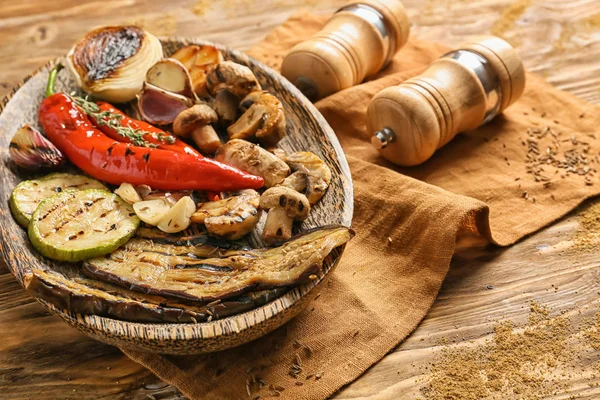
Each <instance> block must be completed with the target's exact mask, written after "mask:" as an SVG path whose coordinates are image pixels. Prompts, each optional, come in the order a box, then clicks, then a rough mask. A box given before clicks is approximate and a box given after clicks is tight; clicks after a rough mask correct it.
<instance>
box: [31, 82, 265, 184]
mask: <svg viewBox="0 0 600 400" xmlns="http://www.w3.org/2000/svg"><path fill="white" fill-rule="evenodd" d="M39 120H40V124H41V125H42V127H43V128H44V130H45V131H46V134H47V135H48V138H49V139H50V140H51V141H52V143H54V145H56V147H58V149H59V150H61V151H62V152H63V153H64V154H65V155H66V156H67V157H68V158H69V160H71V162H72V163H73V164H75V165H76V166H77V167H79V168H80V169H81V170H83V171H84V172H86V173H88V174H89V175H91V176H92V177H94V178H96V179H100V180H102V181H105V182H108V183H112V184H115V185H118V184H121V183H123V182H128V183H131V184H133V185H149V186H150V187H152V188H153V189H159V190H184V189H197V190H212V191H216V192H221V191H231V190H240V189H247V188H251V189H257V188H260V187H262V186H263V184H264V180H263V178H261V177H258V176H254V175H250V174H248V173H246V172H243V171H240V170H239V169H237V168H234V167H232V166H229V165H226V164H223V163H220V162H218V161H215V160H213V159H210V158H198V157H196V156H192V155H189V154H184V153H177V152H174V151H169V150H163V149H159V148H150V147H142V146H135V145H133V144H130V143H123V142H118V141H115V140H113V139H111V138H109V137H108V136H106V134H104V133H103V132H102V131H100V130H99V129H97V128H95V127H94V126H93V125H92V124H91V123H90V120H89V119H88V118H87V116H86V115H85V114H83V112H82V111H81V110H80V109H79V108H78V107H77V106H76V105H75V104H74V103H73V101H72V100H71V98H70V97H69V96H68V95H66V94H64V93H57V94H53V95H51V96H50V97H47V98H46V99H44V101H42V104H41V105H40V111H39Z"/></svg>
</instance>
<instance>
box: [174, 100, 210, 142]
mask: <svg viewBox="0 0 600 400" xmlns="http://www.w3.org/2000/svg"><path fill="white" fill-rule="evenodd" d="M218 119H219V117H218V116H217V113H216V112H215V110H213V109H212V108H210V107H209V106H208V105H206V104H195V105H194V106H192V107H190V108H188V109H186V110H183V111H182V112H180V113H179V114H178V115H177V117H176V118H175V121H173V133H175V134H176V135H178V136H181V135H186V134H188V133H190V132H191V131H192V130H194V128H197V127H198V126H204V125H208V124H212V123H213V122H217V120H218Z"/></svg>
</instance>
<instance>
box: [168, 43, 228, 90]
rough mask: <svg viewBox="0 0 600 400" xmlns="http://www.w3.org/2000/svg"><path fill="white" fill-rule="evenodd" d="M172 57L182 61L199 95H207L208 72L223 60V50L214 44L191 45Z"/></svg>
mask: <svg viewBox="0 0 600 400" xmlns="http://www.w3.org/2000/svg"><path fill="white" fill-rule="evenodd" d="M171 58H173V59H175V60H177V61H179V62H181V63H182V64H183V65H184V66H185V67H186V68H187V70H188V72H189V74H190V77H191V79H192V87H193V89H194V92H195V93H196V94H197V95H198V96H201V97H203V96H206V94H207V93H206V74H207V73H208V71H209V70H210V69H211V68H213V67H214V66H215V65H217V64H218V63H220V62H221V61H223V56H222V55H221V52H220V51H219V50H218V49H217V48H216V47H214V46H209V45H203V46H198V45H190V46H185V47H182V48H181V49H179V50H178V51H177V52H175V53H174V54H173V55H172V56H171Z"/></svg>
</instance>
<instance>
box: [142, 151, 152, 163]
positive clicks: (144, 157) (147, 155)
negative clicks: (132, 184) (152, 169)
mask: <svg viewBox="0 0 600 400" xmlns="http://www.w3.org/2000/svg"><path fill="white" fill-rule="evenodd" d="M142 158H143V159H144V161H146V162H148V160H150V152H148V153H146V154H144V155H143V156H142Z"/></svg>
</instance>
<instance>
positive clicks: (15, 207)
mask: <svg viewBox="0 0 600 400" xmlns="http://www.w3.org/2000/svg"><path fill="white" fill-rule="evenodd" d="M85 189H106V186H104V185H103V184H101V183H100V182H98V181H97V180H95V179H92V178H88V177H87V176H83V175H73V174H66V173H55V174H50V175H47V176H45V177H43V178H40V179H32V180H30V181H23V182H21V183H19V184H18V185H17V186H16V187H15V188H14V190H13V192H12V194H11V196H10V210H11V211H12V213H13V216H14V217H15V220H17V222H18V223H19V225H21V226H22V227H24V228H27V225H29V220H30V219H31V215H32V214H33V212H34V211H35V209H36V208H37V206H38V205H39V204H40V203H41V202H42V200H45V199H47V198H48V197H51V196H54V195H55V194H56V193H60V192H62V191H65V190H85ZM107 190H108V189H107Z"/></svg>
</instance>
